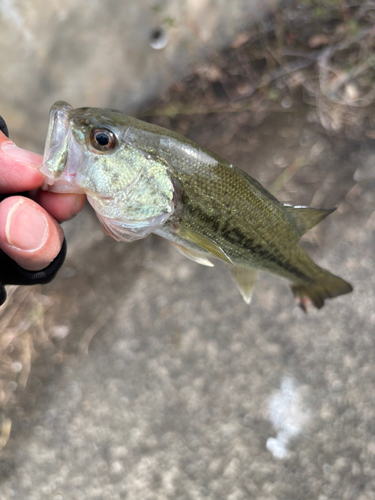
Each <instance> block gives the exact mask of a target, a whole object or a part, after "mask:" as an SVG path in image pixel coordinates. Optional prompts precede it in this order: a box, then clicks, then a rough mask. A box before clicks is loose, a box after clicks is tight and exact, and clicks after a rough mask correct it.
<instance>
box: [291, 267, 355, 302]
mask: <svg viewBox="0 0 375 500" xmlns="http://www.w3.org/2000/svg"><path fill="white" fill-rule="evenodd" d="M321 271H322V273H321V274H320V275H319V276H318V278H317V279H316V280H315V281H314V282H313V283H311V284H300V283H298V284H295V285H292V286H291V288H292V292H293V295H294V297H295V300H296V302H297V304H298V305H299V306H300V307H301V309H302V310H303V311H304V312H307V306H309V305H311V304H312V305H314V306H315V307H316V308H317V309H320V308H321V307H323V306H324V300H325V299H330V298H333V297H338V296H339V295H344V294H345V293H350V292H352V291H353V287H352V286H351V285H350V283H347V282H346V281H344V280H343V279H341V278H339V277H338V276H335V275H334V274H331V273H329V272H328V271H325V270H324V269H322V270H321Z"/></svg>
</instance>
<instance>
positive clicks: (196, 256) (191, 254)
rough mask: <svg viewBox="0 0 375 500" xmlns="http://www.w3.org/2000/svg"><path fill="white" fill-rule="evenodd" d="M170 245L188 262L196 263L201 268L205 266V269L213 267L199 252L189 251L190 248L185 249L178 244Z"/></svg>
mask: <svg viewBox="0 0 375 500" xmlns="http://www.w3.org/2000/svg"><path fill="white" fill-rule="evenodd" d="M172 245H173V246H174V247H175V248H176V250H178V251H179V252H180V253H181V254H182V255H184V256H185V257H187V258H188V259H190V260H193V261H194V262H197V263H198V264H201V265H202V266H207V267H214V265H213V264H212V262H210V261H209V260H208V259H206V257H205V256H204V255H202V254H200V253H199V252H195V251H194V250H191V248H186V247H183V246H181V245H179V244H178V243H172Z"/></svg>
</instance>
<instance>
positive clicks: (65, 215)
mask: <svg viewBox="0 0 375 500" xmlns="http://www.w3.org/2000/svg"><path fill="white" fill-rule="evenodd" d="M36 201H37V202H38V203H39V204H40V205H41V206H42V207H43V208H44V209H45V210H47V212H48V213H50V214H51V215H52V217H54V218H55V219H56V220H57V221H59V222H64V221H66V220H69V219H71V218H72V217H74V216H75V215H77V214H78V212H80V211H81V210H82V209H83V207H84V205H85V201H86V196H85V195H84V194H66V193H50V192H49V191H38V193H37V197H36Z"/></svg>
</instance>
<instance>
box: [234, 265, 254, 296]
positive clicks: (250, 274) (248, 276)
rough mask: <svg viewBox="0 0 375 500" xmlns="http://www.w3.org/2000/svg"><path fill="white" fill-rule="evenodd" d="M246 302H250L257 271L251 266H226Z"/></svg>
mask: <svg viewBox="0 0 375 500" xmlns="http://www.w3.org/2000/svg"><path fill="white" fill-rule="evenodd" d="M228 268H229V270H230V272H231V273H232V276H233V278H234V279H235V281H236V285H237V288H238V290H239V292H240V293H241V295H242V298H243V300H244V301H245V302H246V304H250V302H251V296H252V295H253V290H254V286H255V282H256V279H257V275H258V271H257V270H256V269H252V268H251V267H239V266H228Z"/></svg>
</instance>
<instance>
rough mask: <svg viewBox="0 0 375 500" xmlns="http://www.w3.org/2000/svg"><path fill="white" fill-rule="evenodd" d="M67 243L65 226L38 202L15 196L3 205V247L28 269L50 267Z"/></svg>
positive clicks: (0, 224) (0, 230) (0, 209)
mask: <svg viewBox="0 0 375 500" xmlns="http://www.w3.org/2000/svg"><path fill="white" fill-rule="evenodd" d="M63 240H64V234H63V232H62V229H61V227H60V226H59V225H58V223H57V222H56V221H55V220H54V219H53V218H52V217H51V216H50V215H49V214H48V213H47V212H46V211H45V210H44V209H43V208H42V207H41V206H39V205H38V204H37V203H35V202H34V201H32V200H29V199H28V198H23V197H22V196H12V197H11V198H7V199H6V200H4V201H2V202H1V203H0V248H1V249H2V250H3V251H4V252H5V253H7V254H8V255H9V257H10V258H11V259H13V260H15V261H16V262H17V264H19V265H20V266H21V267H23V268H24V269H27V270H29V271H39V270H41V269H44V268H45V267H47V266H48V265H49V264H50V263H51V262H52V261H53V259H54V258H55V257H56V256H57V254H58V253H59V251H60V248H61V245H62V242H63Z"/></svg>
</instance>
